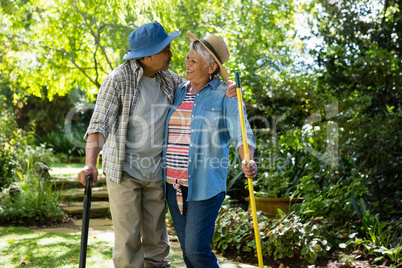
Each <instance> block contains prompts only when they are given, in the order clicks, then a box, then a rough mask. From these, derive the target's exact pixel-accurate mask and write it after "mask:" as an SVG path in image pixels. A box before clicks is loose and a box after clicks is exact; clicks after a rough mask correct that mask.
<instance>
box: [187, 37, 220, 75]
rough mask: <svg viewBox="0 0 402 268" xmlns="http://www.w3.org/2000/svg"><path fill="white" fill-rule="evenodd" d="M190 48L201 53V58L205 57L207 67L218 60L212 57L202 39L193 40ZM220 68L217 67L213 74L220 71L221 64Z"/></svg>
mask: <svg viewBox="0 0 402 268" xmlns="http://www.w3.org/2000/svg"><path fill="white" fill-rule="evenodd" d="M190 50H192V51H194V52H195V53H196V54H198V55H200V56H201V58H203V59H204V60H205V61H206V62H207V66H205V68H207V67H209V66H211V64H214V63H216V64H217V62H216V60H215V59H214V58H213V57H212V55H211V53H209V51H208V50H207V49H206V48H205V47H204V46H203V45H202V44H201V42H200V41H198V40H195V41H192V42H191V44H190ZM217 65H218V68H216V71H215V72H214V73H213V75H215V74H217V73H218V72H219V64H217Z"/></svg>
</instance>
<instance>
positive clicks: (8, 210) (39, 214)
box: [0, 172, 63, 225]
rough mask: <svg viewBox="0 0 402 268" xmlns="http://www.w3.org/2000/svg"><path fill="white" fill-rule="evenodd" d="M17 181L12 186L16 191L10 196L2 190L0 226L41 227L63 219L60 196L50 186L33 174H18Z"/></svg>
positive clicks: (7, 191)
mask: <svg viewBox="0 0 402 268" xmlns="http://www.w3.org/2000/svg"><path fill="white" fill-rule="evenodd" d="M18 177H19V181H18V182H17V183H15V184H14V185H13V187H14V189H18V191H16V192H14V193H13V194H10V193H9V192H10V191H9V190H10V189H4V190H3V193H2V194H3V198H2V200H1V203H0V224H12V225H43V224H51V223H54V222H57V221H60V220H62V219H63V212H62V211H61V209H60V207H59V201H60V195H59V194H58V193H57V192H53V191H52V185H51V184H47V183H46V181H45V180H44V179H43V178H42V177H39V176H38V175H36V174H35V172H29V173H27V174H26V175H21V173H18Z"/></svg>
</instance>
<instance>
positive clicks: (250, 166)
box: [241, 160, 258, 179]
mask: <svg viewBox="0 0 402 268" xmlns="http://www.w3.org/2000/svg"><path fill="white" fill-rule="evenodd" d="M241 168H242V169H243V172H244V175H246V178H248V179H254V178H255V177H256V176H257V172H258V168H257V164H256V163H255V161H254V160H250V162H248V163H247V162H246V160H243V161H242V162H241Z"/></svg>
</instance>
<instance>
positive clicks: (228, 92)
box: [226, 80, 237, 99]
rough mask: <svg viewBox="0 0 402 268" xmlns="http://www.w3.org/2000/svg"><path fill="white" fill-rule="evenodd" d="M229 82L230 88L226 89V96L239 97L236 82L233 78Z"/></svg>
mask: <svg viewBox="0 0 402 268" xmlns="http://www.w3.org/2000/svg"><path fill="white" fill-rule="evenodd" d="M227 84H228V89H227V90H226V96H228V97H229V98H233V97H235V98H236V99H237V93H236V83H235V82H233V81H232V80H229V81H228V82H227Z"/></svg>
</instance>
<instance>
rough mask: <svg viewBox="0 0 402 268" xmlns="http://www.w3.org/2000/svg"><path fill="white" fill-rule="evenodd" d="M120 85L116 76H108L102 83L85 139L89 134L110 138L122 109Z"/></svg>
mask: <svg viewBox="0 0 402 268" xmlns="http://www.w3.org/2000/svg"><path fill="white" fill-rule="evenodd" d="M119 93H120V83H119V82H118V81H117V79H115V77H114V76H112V75H110V76H108V77H107V78H106V79H105V81H104V82H103V83H102V85H101V88H100V90H99V93H98V97H97V100H96V104H95V109H94V112H93V114H92V117H91V121H90V123H89V126H88V129H87V132H86V134H85V139H87V137H88V135H89V134H92V133H97V132H98V133H101V134H102V135H103V136H104V137H105V139H106V138H107V137H108V136H109V134H110V131H111V129H112V128H113V125H112V124H114V123H115V122H116V117H117V116H118V114H119V109H120V98H119Z"/></svg>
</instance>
